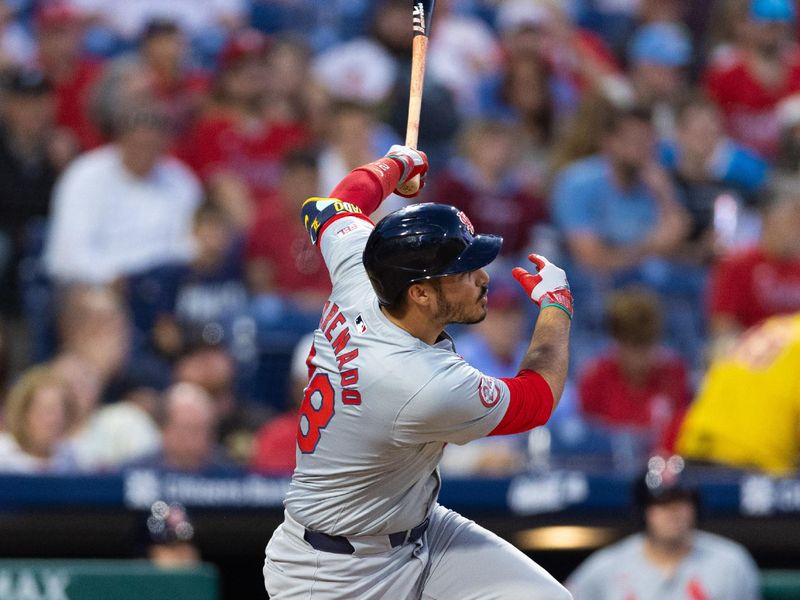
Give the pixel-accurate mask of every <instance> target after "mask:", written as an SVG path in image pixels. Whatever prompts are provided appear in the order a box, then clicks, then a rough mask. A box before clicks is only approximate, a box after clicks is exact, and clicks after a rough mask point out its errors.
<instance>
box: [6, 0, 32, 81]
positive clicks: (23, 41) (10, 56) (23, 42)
mask: <svg viewBox="0 0 800 600" xmlns="http://www.w3.org/2000/svg"><path fill="white" fill-rule="evenodd" d="M17 4H19V3H18V2H13V1H12V0H0V71H5V70H6V69H10V68H13V67H19V66H22V65H26V64H30V62H31V60H32V59H33V57H34V55H35V53H36V44H35V42H34V41H33V39H32V38H31V35H30V33H29V32H28V30H27V28H26V27H25V25H24V24H23V23H22V22H21V19H19V14H17V11H18V7H17V6H16V5H17Z"/></svg>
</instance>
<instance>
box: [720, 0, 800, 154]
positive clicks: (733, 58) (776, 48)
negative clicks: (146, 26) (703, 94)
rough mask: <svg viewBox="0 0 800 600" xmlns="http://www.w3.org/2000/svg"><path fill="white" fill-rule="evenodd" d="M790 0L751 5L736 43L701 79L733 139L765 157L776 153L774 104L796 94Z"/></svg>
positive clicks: (799, 72) (798, 68)
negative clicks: (703, 78) (720, 111)
mask: <svg viewBox="0 0 800 600" xmlns="http://www.w3.org/2000/svg"><path fill="white" fill-rule="evenodd" d="M794 20H795V8H794V4H793V2H792V1H791V0H751V2H750V8H749V13H748V15H747V16H746V17H743V22H742V25H741V27H740V28H739V31H740V36H739V40H738V41H737V42H736V43H735V44H734V45H733V46H732V47H730V48H725V49H723V50H721V51H719V52H718V53H717V56H716V57H715V58H714V59H713V60H712V61H711V64H710V66H709V67H708V69H707V71H706V74H705V80H706V87H707V90H708V93H709V95H710V96H711V98H712V99H713V100H714V101H715V102H716V103H717V104H719V106H720V108H721V109H722V111H723V113H724V115H725V118H726V124H727V128H728V132H729V133H730V135H731V137H733V138H734V139H735V140H736V141H738V142H741V143H742V144H744V145H747V146H750V147H751V148H753V149H754V150H756V151H758V152H760V153H761V154H762V155H763V156H764V157H766V158H773V157H774V156H775V154H776V153H777V150H778V137H779V133H778V119H777V115H776V112H775V105H776V104H777V103H778V102H779V101H780V100H781V99H782V98H785V97H786V96H788V95H790V94H792V93H793V92H797V91H798V90H800V50H798V48H797V44H796V43H795V40H794V29H793V22H794Z"/></svg>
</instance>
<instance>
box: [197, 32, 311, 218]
mask: <svg viewBox="0 0 800 600" xmlns="http://www.w3.org/2000/svg"><path fill="white" fill-rule="evenodd" d="M269 49H270V42H269V40H268V39H267V38H266V37H265V36H264V34H262V33H260V32H258V31H255V30H253V29H247V30H244V31H241V32H239V33H237V34H236V35H235V36H234V37H232V38H231V40H230V41H229V42H228V43H227V44H226V46H225V48H223V50H222V53H221V54H220V65H219V71H218V72H217V75H216V78H215V81H214V83H213V87H212V103H211V106H210V108H209V109H208V110H207V111H206V113H205V114H204V115H203V116H201V117H200V119H199V120H198V121H197V123H196V125H195V127H194V129H193V131H192V132H191V135H190V136H189V137H188V138H187V139H185V140H184V145H183V150H182V154H183V156H184V157H185V158H186V160H187V162H188V163H189V164H190V165H191V166H192V167H193V168H194V169H195V171H196V172H197V173H198V174H199V175H200V177H201V178H202V180H203V181H204V182H205V183H206V185H207V186H208V189H209V193H210V197H211V199H212V201H213V202H215V203H217V204H219V205H220V206H221V207H222V208H223V209H224V210H225V211H226V213H227V214H228V215H229V217H230V219H231V221H232V222H233V223H235V224H236V225H237V226H238V227H240V228H247V227H248V226H250V225H252V219H253V214H254V212H255V208H256V206H257V205H258V204H259V203H260V201H261V200H262V199H263V198H264V197H265V196H268V195H269V194H271V193H272V192H274V190H275V188H276V186H277V185H278V181H279V178H280V173H281V160H282V159H283V157H284V156H285V155H286V153H287V152H289V151H291V150H292V149H296V148H299V147H302V146H303V145H305V144H306V143H307V141H308V130H307V128H306V127H305V125H304V124H303V123H302V122H301V121H300V120H298V119H297V118H294V117H292V118H290V119H289V120H285V121H284V120H274V116H272V115H270V114H269V110H268V107H269V105H270V103H271V101H272V100H273V98H271V97H270V95H269V85H268V82H269V81H270V79H271V77H272V74H271V73H270V71H269V63H268V56H269Z"/></svg>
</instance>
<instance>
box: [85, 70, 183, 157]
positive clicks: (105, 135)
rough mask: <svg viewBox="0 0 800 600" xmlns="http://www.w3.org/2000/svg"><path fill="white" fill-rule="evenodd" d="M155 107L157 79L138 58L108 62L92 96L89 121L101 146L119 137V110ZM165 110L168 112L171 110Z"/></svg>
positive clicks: (90, 98) (92, 90)
mask: <svg viewBox="0 0 800 600" xmlns="http://www.w3.org/2000/svg"><path fill="white" fill-rule="evenodd" d="M154 103H156V87H155V78H154V76H153V73H152V72H151V71H150V69H149V68H147V67H146V66H145V65H144V63H143V62H142V61H141V60H140V59H139V58H138V57H137V56H136V55H134V54H125V55H123V56H120V57H118V58H115V59H113V60H111V61H109V62H108V63H107V64H106V65H105V67H104V68H103V70H102V72H101V73H100V75H99V76H98V78H97V81H96V82H95V83H94V85H93V86H92V89H91V93H90V94H89V112H90V116H89V118H90V119H91V121H92V123H93V125H94V126H95V127H96V128H97V132H98V135H99V136H100V142H98V143H106V142H108V141H109V140H112V139H114V137H115V136H116V134H117V131H116V130H117V127H118V118H119V115H120V107H123V106H124V107H135V106H150V105H152V104H154ZM164 110H165V112H168V107H164Z"/></svg>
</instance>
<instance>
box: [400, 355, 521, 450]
mask: <svg viewBox="0 0 800 600" xmlns="http://www.w3.org/2000/svg"><path fill="white" fill-rule="evenodd" d="M509 398H510V392H509V389H508V386H507V385H506V384H505V383H504V382H503V381H501V380H500V379H496V378H494V377H489V376H488V375H484V374H483V373H481V372H480V371H478V370H477V369H475V368H474V367H472V366H470V365H469V364H467V363H466V362H465V361H464V360H463V359H462V358H460V357H459V356H458V355H455V354H453V356H452V358H450V357H448V358H447V359H445V363H444V364H443V365H442V367H441V368H440V369H437V370H436V371H435V372H434V373H433V376H432V377H431V378H430V379H429V380H428V382H427V383H426V384H424V385H423V386H422V388H420V389H419V391H418V392H417V393H416V394H415V395H414V396H413V397H412V398H411V399H410V400H408V402H406V404H405V405H404V406H403V407H402V408H401V410H400V411H399V413H398V415H397V418H396V420H395V425H394V429H395V435H396V439H397V440H398V441H400V443H407V444H419V443H428V442H449V443H454V444H466V443H467V442H469V441H471V440H475V439H478V438H481V437H485V436H487V435H488V434H489V433H490V432H491V431H492V430H494V429H495V427H497V425H498V424H499V423H500V421H501V420H502V419H503V416H504V415H505V413H506V410H507V409H508V404H509Z"/></svg>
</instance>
